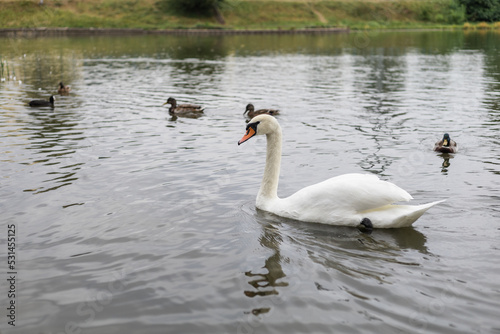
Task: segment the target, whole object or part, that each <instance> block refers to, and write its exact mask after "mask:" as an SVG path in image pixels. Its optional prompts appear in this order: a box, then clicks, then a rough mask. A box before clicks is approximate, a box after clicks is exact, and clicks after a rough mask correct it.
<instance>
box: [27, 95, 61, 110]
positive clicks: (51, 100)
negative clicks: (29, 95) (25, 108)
mask: <svg viewBox="0 0 500 334" xmlns="http://www.w3.org/2000/svg"><path fill="white" fill-rule="evenodd" d="M54 101H55V98H54V95H52V96H51V97H50V98H49V100H48V101H47V100H33V101H30V102H29V106H30V107H52V108H54Z"/></svg>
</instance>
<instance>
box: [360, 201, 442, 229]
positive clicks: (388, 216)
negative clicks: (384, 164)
mask: <svg viewBox="0 0 500 334" xmlns="http://www.w3.org/2000/svg"><path fill="white" fill-rule="evenodd" d="M444 201H445V200H440V201H435V202H432V203H427V204H421V205H386V206H384V207H382V208H379V209H377V210H373V211H370V212H366V213H365V215H366V217H367V218H369V219H370V220H371V221H372V224H373V227H375V228H396V227H407V226H411V224H413V223H414V222H415V221H416V220H417V219H418V218H420V216H422V215H423V214H424V213H425V212H426V211H427V210H429V209H430V208H431V207H433V206H434V205H436V204H439V203H442V202H444Z"/></svg>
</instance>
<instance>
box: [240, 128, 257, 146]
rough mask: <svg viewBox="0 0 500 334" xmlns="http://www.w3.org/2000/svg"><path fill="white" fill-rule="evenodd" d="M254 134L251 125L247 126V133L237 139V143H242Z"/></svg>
mask: <svg viewBox="0 0 500 334" xmlns="http://www.w3.org/2000/svg"><path fill="white" fill-rule="evenodd" d="M255 134H256V132H255V129H254V128H253V127H249V128H248V130H247V133H245V135H244V136H243V137H242V138H241V139H240V140H239V141H238V145H241V144H243V143H244V142H246V141H247V140H248V139H250V138H252V137H253V136H255Z"/></svg>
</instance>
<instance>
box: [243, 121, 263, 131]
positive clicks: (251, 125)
mask: <svg viewBox="0 0 500 334" xmlns="http://www.w3.org/2000/svg"><path fill="white" fill-rule="evenodd" d="M259 123H260V122H254V123H249V124H247V129H246V130H247V133H248V130H249V129H250V128H252V129H253V130H254V131H255V132H257V125H259Z"/></svg>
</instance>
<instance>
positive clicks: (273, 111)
mask: <svg viewBox="0 0 500 334" xmlns="http://www.w3.org/2000/svg"><path fill="white" fill-rule="evenodd" d="M279 113H280V111H279V110H277V109H259V110H255V107H254V106H253V104H251V103H249V104H247V107H246V109H245V112H244V113H243V115H245V114H246V115H247V116H248V117H250V118H254V117H255V116H257V115H261V114H268V115H271V116H274V115H278V114H279Z"/></svg>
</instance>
